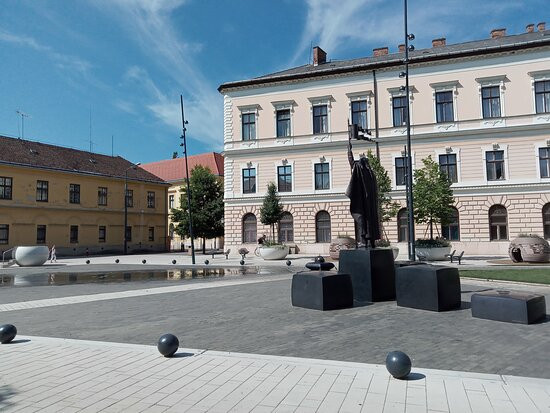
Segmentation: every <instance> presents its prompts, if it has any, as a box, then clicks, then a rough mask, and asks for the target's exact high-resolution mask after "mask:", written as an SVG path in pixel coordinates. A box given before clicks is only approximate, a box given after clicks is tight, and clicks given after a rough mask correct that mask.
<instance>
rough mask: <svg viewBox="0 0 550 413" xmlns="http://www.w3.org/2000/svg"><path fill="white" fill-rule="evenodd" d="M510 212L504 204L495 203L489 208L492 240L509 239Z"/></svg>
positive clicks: (490, 236)
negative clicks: (508, 223) (508, 220)
mask: <svg viewBox="0 0 550 413" xmlns="http://www.w3.org/2000/svg"><path fill="white" fill-rule="evenodd" d="M507 218H508V213H507V212H506V208H505V207H504V206H502V205H493V206H492V207H491V208H490V209H489V238H490V240H491V241H500V240H507V239H508V229H507V228H508V225H507Z"/></svg>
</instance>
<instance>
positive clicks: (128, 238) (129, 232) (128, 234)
mask: <svg viewBox="0 0 550 413" xmlns="http://www.w3.org/2000/svg"><path fill="white" fill-rule="evenodd" d="M125 235H126V241H132V227H126V234H125Z"/></svg>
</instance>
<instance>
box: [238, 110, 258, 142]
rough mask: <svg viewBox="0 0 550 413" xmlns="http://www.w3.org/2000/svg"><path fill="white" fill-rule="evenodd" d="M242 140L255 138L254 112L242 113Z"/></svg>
mask: <svg viewBox="0 0 550 413" xmlns="http://www.w3.org/2000/svg"><path fill="white" fill-rule="evenodd" d="M241 116H242V121H243V141H250V140H252V139H256V114H255V113H243V114H242V115H241Z"/></svg>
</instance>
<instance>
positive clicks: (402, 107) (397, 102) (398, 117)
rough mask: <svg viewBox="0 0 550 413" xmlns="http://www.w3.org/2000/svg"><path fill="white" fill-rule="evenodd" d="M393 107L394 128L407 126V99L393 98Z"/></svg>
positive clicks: (403, 97)
mask: <svg viewBox="0 0 550 413" xmlns="http://www.w3.org/2000/svg"><path fill="white" fill-rule="evenodd" d="M392 107H393V126H402V125H406V124H407V97H406V96H394V97H392Z"/></svg>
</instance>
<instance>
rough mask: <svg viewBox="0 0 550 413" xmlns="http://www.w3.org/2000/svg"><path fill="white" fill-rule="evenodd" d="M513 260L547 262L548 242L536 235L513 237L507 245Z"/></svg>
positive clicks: (549, 255) (549, 256)
mask: <svg viewBox="0 0 550 413" xmlns="http://www.w3.org/2000/svg"><path fill="white" fill-rule="evenodd" d="M508 255H509V256H510V259H511V260H512V261H513V262H522V261H525V262H549V261H550V244H548V241H546V240H545V239H544V238H542V237H539V236H538V235H531V234H527V235H523V234H520V236H519V237H517V238H514V239H513V240H512V242H510V246H509V247H508Z"/></svg>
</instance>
